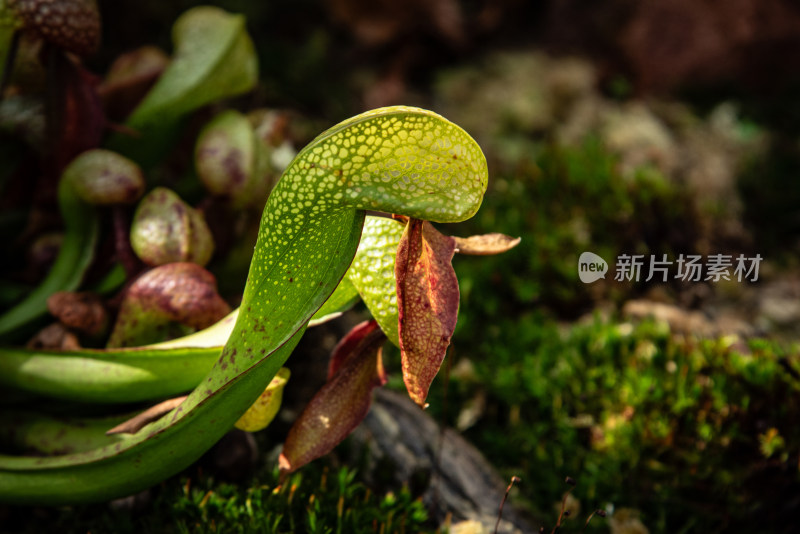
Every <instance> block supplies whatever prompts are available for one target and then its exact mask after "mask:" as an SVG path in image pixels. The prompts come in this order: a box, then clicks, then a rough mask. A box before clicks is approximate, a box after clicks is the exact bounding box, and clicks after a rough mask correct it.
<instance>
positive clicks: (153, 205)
mask: <svg viewBox="0 0 800 534" xmlns="http://www.w3.org/2000/svg"><path fill="white" fill-rule="evenodd" d="M131 246H132V247H133V251H134V252H135V253H136V255H137V256H139V258H140V259H141V260H142V261H143V262H145V263H146V264H148V265H164V264H166V263H173V262H191V263H197V264H199V265H205V264H207V263H208V261H209V260H210V259H211V255H212V254H213V252H214V239H213V237H212V236H211V231H210V230H209V229H208V225H207V224H206V220H205V218H204V217H203V214H202V213H201V212H200V211H198V210H196V209H193V208H192V207H191V206H189V205H188V204H186V203H185V202H184V201H183V200H181V198H180V197H179V196H178V195H176V194H175V193H174V192H172V191H170V190H169V189H167V188H165V187H157V188H155V189H153V190H152V191H151V192H150V193H148V194H147V196H145V197H144V198H143V199H142V201H141V202H140V203H139V207H138V208H137V209H136V213H135V214H134V216H133V222H132V224H131Z"/></svg>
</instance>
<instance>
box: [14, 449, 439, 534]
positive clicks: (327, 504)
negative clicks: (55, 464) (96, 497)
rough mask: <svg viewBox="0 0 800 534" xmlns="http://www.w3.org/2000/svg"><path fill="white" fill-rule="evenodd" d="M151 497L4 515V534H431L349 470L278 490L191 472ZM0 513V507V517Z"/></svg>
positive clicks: (416, 514)
mask: <svg viewBox="0 0 800 534" xmlns="http://www.w3.org/2000/svg"><path fill="white" fill-rule="evenodd" d="M152 491H153V494H154V496H155V497H154V498H153V500H152V502H150V503H149V504H146V505H144V506H143V507H139V508H137V509H136V510H135V511H130V510H119V509H117V510H115V509H111V508H109V507H108V506H107V505H95V506H74V507H62V508H58V509H56V508H47V509H45V508H40V509H27V508H16V509H7V510H5V512H6V517H4V520H3V531H4V532H18V533H20V534H27V533H36V532H65V533H67V532H92V533H93V534H102V533H114V534H127V533H131V534H133V533H135V534H142V533H153V534H156V533H175V532H179V533H184V532H185V533H189V532H191V533H192V534H205V533H218V532H225V533H258V534H269V533H292V532H308V533H344V532H347V533H351V532H352V533H361V532H363V533H373V532H378V531H380V532H387V533H389V532H432V531H433V529H432V528H431V527H430V525H429V524H428V516H427V512H426V510H425V507H424V506H423V505H422V503H421V502H420V501H419V500H414V499H413V498H412V497H411V494H410V493H409V492H408V491H407V490H402V491H400V492H398V493H387V494H385V495H376V494H374V493H372V492H371V491H370V490H369V489H367V488H366V487H365V486H364V485H362V484H361V483H359V482H357V481H356V472H355V471H353V470H350V469H347V468H340V469H331V468H330V467H329V466H325V465H320V464H319V462H318V463H316V464H312V465H311V466H309V467H307V468H306V469H304V470H303V471H302V472H300V473H297V474H295V475H293V476H291V477H290V478H289V479H288V480H287V481H286V482H285V483H284V484H283V485H282V486H279V485H278V473H277V471H274V472H270V471H263V472H261V473H259V474H258V475H257V476H256V478H255V479H254V480H252V481H251V483H250V484H246V485H242V484H240V485H234V484H229V483H224V482H219V481H217V480H215V479H214V478H213V477H209V476H203V475H202V474H201V472H199V471H198V472H196V473H195V474H194V475H192V476H190V477H186V476H183V477H175V478H172V479H170V480H168V481H166V482H164V483H163V484H162V485H161V486H159V487H158V488H155V489H154V490H152ZM3 512H4V510H2V509H0V517H2V515H1V514H2V513H3Z"/></svg>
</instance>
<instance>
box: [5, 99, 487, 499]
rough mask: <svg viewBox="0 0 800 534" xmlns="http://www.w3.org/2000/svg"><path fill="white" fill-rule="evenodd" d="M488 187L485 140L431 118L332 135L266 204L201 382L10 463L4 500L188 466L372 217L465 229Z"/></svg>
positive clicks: (384, 121)
mask: <svg viewBox="0 0 800 534" xmlns="http://www.w3.org/2000/svg"><path fill="white" fill-rule="evenodd" d="M486 184H487V169H486V160H485V158H484V157H483V154H482V152H481V150H480V148H479V147H478V145H477V143H475V141H474V140H473V139H472V138H471V137H469V135H468V134H467V133H466V132H464V131H463V130H462V129H461V128H459V127H458V126H456V125H454V124H452V123H451V122H449V121H447V120H446V119H444V118H442V117H440V116H439V115H436V114H435V113H432V112H430V111H425V110H421V109H417V108H409V107H399V106H398V107H390V108H382V109H378V110H374V111H371V112H367V113H364V114H361V115H359V116H357V117H354V118H352V119H349V120H347V121H345V122H343V123H341V124H339V125H337V126H335V127H333V128H331V129H330V130H328V131H326V132H324V133H323V134H321V135H320V136H319V137H317V138H316V139H315V140H314V141H313V142H312V143H311V144H310V145H309V146H307V147H306V148H304V149H303V150H302V151H301V152H300V153H299V154H298V155H297V157H296V158H295V160H294V161H293V162H292V163H291V164H290V165H289V167H288V168H287V169H286V171H285V172H284V174H283V176H282V177H281V179H280V181H279V182H278V184H277V186H276V187H275V189H274V190H273V192H272V194H271V196H270V197H269V200H268V201H267V205H266V207H265V209H264V214H263V216H262V220H261V226H260V230H259V238H258V242H257V244H256V248H255V252H254V256H253V261H252V263H251V265H250V272H249V275H248V280H247V284H246V286H245V289H244V296H243V300H242V305H241V307H240V311H239V315H238V318H237V320H236V323H235V325H234V328H233V331H232V333H231V336H230V338H229V339H228V341H227V343H226V345H225V347H224V348H223V351H222V354H221V355H220V357H219V359H218V360H217V361H216V363H215V364H214V366H213V368H212V369H211V371H210V372H209V373H208V374H207V375H206V376H205V378H203V379H202V380H201V381H200V385H199V386H198V387H196V388H195V389H194V390H193V391H192V393H190V394H189V396H188V398H187V399H186V400H185V401H184V402H183V403H182V404H181V405H180V406H178V407H177V408H176V409H175V410H173V411H172V412H170V413H168V414H167V415H165V416H164V417H162V418H160V419H159V420H157V421H155V422H153V423H150V424H148V425H147V426H145V427H144V428H142V429H141V430H140V431H139V432H137V433H136V434H134V435H131V436H129V439H126V440H125V441H123V442H120V443H116V444H113V445H109V446H106V447H102V448H98V449H95V450H92V451H88V452H82V453H76V454H68V455H61V456H53V457H9V456H0V500H3V501H12V502H39V503H49V504H55V503H67V502H84V501H97V500H108V499H109V498H114V497H117V496H122V495H129V494H131V493H133V492H136V491H139V490H141V489H143V488H146V487H148V486H151V485H153V484H155V483H157V482H159V481H160V480H163V479H164V478H166V477H168V476H170V475H172V474H174V473H176V472H178V471H180V470H181V469H183V468H185V467H186V466H188V465H189V464H191V463H192V462H193V461H195V460H196V459H197V458H198V457H199V456H200V455H201V454H203V452H205V451H206V450H207V449H208V448H209V447H210V446H211V445H213V444H214V443H215V442H216V441H217V440H218V439H219V438H220V437H221V436H222V435H224V434H225V432H227V431H228V430H229V429H230V428H231V427H232V426H233V424H234V423H235V422H236V421H237V420H238V419H239V418H240V417H241V415H242V414H243V413H244V412H245V411H246V410H247V409H248V408H249V407H250V406H251V405H252V404H253V402H255V400H256V398H258V396H259V395H260V394H261V392H262V391H263V390H264V388H265V386H266V385H267V384H268V383H269V382H270V381H271V380H272V378H273V377H274V376H275V374H276V373H277V371H278V369H280V367H282V366H283V364H284V362H285V361H286V359H287V358H288V357H289V355H290V354H291V352H292V350H293V349H294V347H295V346H296V344H297V342H298V341H299V339H300V336H301V335H302V333H303V332H304V330H305V328H306V326H307V324H308V322H309V320H310V319H311V317H312V316H313V315H314V314H315V313H316V311H317V310H318V309H319V308H320V307H321V306H322V305H323V303H324V302H325V301H326V300H327V299H328V297H329V296H330V295H331V294H332V293H333V292H334V290H335V289H336V287H337V286H338V285H339V283H340V281H341V280H342V278H343V277H344V275H345V273H346V271H347V269H348V268H349V266H350V264H351V262H352V260H353V258H354V256H355V253H356V250H357V247H358V243H359V239H360V235H361V230H362V226H363V223H364V217H365V210H375V211H383V212H389V213H398V214H401V215H406V216H408V217H413V218H420V219H426V220H433V221H439V222H458V221H461V220H464V219H466V218H468V217H470V216H472V215H473V214H474V213H475V212H476V211H477V209H478V207H479V206H480V203H481V200H482V197H483V193H484V191H485V189H486Z"/></svg>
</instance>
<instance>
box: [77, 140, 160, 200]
mask: <svg viewBox="0 0 800 534" xmlns="http://www.w3.org/2000/svg"><path fill="white" fill-rule="evenodd" d="M62 179H64V180H69V181H70V182H71V183H72V185H73V187H74V188H75V192H76V193H77V194H78V196H79V197H81V198H82V199H83V200H84V201H86V202H88V203H89V204H99V205H111V204H132V203H134V202H136V201H137V200H139V198H140V197H141V196H142V193H144V189H145V181H144V176H143V175H142V170H141V169H140V168H139V166H138V165H137V164H136V163H134V162H133V161H131V160H129V159H128V158H126V157H124V156H121V155H119V154H117V153H116V152H112V151H110V150H103V149H99V148H96V149H93V150H87V151H86V152H84V153H82V154H81V155H79V156H78V157H77V158H75V159H74V160H72V162H71V163H70V164H69V165H68V166H67V168H66V169H65V170H64V174H63V176H62Z"/></svg>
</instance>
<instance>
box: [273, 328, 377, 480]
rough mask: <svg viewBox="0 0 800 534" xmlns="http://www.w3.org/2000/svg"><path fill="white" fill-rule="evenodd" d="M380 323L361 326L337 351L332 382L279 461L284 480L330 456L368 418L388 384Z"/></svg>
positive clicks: (314, 401) (293, 430)
mask: <svg viewBox="0 0 800 534" xmlns="http://www.w3.org/2000/svg"><path fill="white" fill-rule="evenodd" d="M385 340H386V336H384V334H383V332H382V331H381V330H380V328H378V323H376V322H375V321H367V322H364V323H361V324H359V325H358V326H356V327H355V328H353V330H351V331H350V332H349V333H348V334H347V335H346V336H345V337H344V338H343V339H342V340H341V341H340V342H339V344H338V345H337V346H336V347H335V348H334V349H333V353H332V354H331V365H330V368H329V372H330V376H329V378H328V382H327V383H326V384H325V385H324V386H322V388H321V389H320V390H319V391H318V392H317V394H316V395H314V398H313V399H311V402H309V403H308V405H307V406H306V407H305V409H304V410H303V413H301V414H300V417H298V418H297V421H295V423H294V425H293V426H292V428H291V430H289V435H288V436H287V437H286V442H285V443H284V444H283V452H282V453H281V456H280V459H279V460H278V463H279V466H280V470H281V477H282V478H285V476H286V475H288V474H289V473H291V472H293V471H295V470H297V469H299V468H300V467H302V466H304V465H306V464H307V463H309V462H311V461H312V460H315V459H317V458H319V457H321V456H324V455H325V454H327V453H329V452H330V451H331V450H332V449H333V448H334V447H335V446H336V445H338V444H339V443H341V441H342V440H343V439H344V438H345V437H347V435H348V434H350V432H352V431H353V429H354V428H355V427H357V426H358V424H359V423H360V422H361V421H362V420H363V419H364V417H366V415H367V412H368V411H369V407H370V404H372V390H373V389H374V388H375V387H377V386H382V385H383V384H385V383H386V374H385V373H384V370H383V361H382V360H381V346H382V345H383V343H384V341H385Z"/></svg>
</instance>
